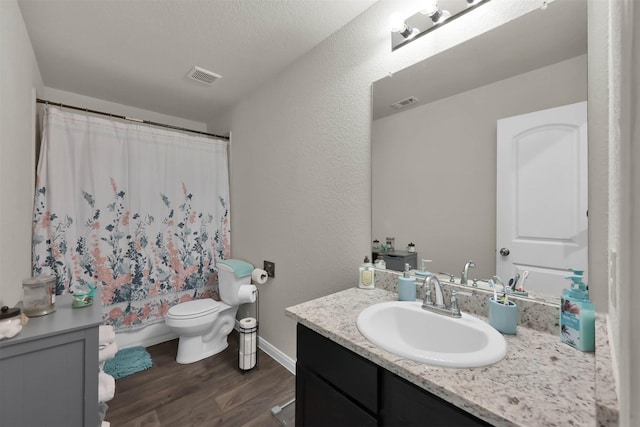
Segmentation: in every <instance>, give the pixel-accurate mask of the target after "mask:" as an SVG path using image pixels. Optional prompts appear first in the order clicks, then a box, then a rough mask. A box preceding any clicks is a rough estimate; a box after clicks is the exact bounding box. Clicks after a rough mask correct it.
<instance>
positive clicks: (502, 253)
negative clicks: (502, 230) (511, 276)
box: [500, 248, 511, 256]
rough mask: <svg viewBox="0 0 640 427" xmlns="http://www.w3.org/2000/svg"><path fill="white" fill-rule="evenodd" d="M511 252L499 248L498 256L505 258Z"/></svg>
mask: <svg viewBox="0 0 640 427" xmlns="http://www.w3.org/2000/svg"><path fill="white" fill-rule="evenodd" d="M510 253H511V252H510V251H509V249H508V248H500V255H502V256H507V255H509V254H510Z"/></svg>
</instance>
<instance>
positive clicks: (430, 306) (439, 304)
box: [422, 274, 462, 318]
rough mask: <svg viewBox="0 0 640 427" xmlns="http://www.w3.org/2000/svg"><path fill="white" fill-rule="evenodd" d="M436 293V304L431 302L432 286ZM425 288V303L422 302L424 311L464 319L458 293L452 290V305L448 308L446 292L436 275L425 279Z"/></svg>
mask: <svg viewBox="0 0 640 427" xmlns="http://www.w3.org/2000/svg"><path fill="white" fill-rule="evenodd" d="M432 283H433V287H434V289H435V293H436V301H435V303H434V302H433V301H432V300H431V284H432ZM423 286H424V287H425V294H424V301H422V309H423V310H427V311H431V312H434V313H438V314H443V315H445V316H450V317H456V318H459V317H462V314H461V313H460V308H458V298H457V297H456V291H455V290H453V289H452V290H451V305H450V306H449V307H447V306H446V305H445V303H444V292H443V289H442V284H441V283H440V280H438V278H437V277H436V276H435V275H433V274H432V275H431V276H428V277H426V278H425V279H424V283H423Z"/></svg>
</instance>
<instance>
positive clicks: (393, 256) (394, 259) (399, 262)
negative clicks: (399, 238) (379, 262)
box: [371, 251, 418, 271]
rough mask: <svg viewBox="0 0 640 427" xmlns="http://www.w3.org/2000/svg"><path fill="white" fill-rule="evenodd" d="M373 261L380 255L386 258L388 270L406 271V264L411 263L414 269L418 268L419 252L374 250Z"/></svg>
mask: <svg viewBox="0 0 640 427" xmlns="http://www.w3.org/2000/svg"><path fill="white" fill-rule="evenodd" d="M371 256H372V258H373V260H372V262H375V260H376V259H378V256H381V257H382V258H384V262H385V264H386V266H387V270H393V271H404V265H405V264H409V265H410V266H411V268H412V269H416V268H418V254H417V253H416V252H409V251H393V252H372V253H371Z"/></svg>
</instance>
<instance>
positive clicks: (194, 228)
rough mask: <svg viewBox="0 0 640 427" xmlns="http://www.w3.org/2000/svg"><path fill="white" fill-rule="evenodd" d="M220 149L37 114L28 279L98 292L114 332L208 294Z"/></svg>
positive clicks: (223, 179) (225, 233)
mask: <svg viewBox="0 0 640 427" xmlns="http://www.w3.org/2000/svg"><path fill="white" fill-rule="evenodd" d="M228 193H229V182H228V169H227V142H226V141H223V140H216V139H211V138H207V137H200V136H191V135H186V134H183V133H181V132H176V131H170V130H164V129H159V128H154V127H150V126H147V125H142V124H130V123H120V122H116V121H112V120H107V119H102V118H98V117H93V116H88V115H84V114H76V113H72V112H68V111H63V110H61V109H59V108H55V107H47V108H46V110H45V115H44V124H43V135H42V147H41V154H40V159H39V163H38V177H37V188H36V199H35V205H34V219H33V272H34V275H44V274H53V275H55V276H56V277H57V285H56V293H57V294H63V293H73V292H74V291H77V290H78V289H81V288H85V289H86V288H87V287H92V286H95V287H98V288H99V290H100V291H101V298H102V301H101V302H102V305H103V310H104V313H105V318H106V323H108V324H111V325H113V326H114V327H115V328H116V330H125V329H137V328H141V327H144V326H146V325H149V324H153V323H157V322H161V321H163V316H164V314H165V313H166V312H167V311H168V310H169V308H170V307H171V306H172V305H174V304H177V303H179V302H182V301H186V300H190V299H195V298H203V297H214V298H217V274H216V270H215V263H216V260H218V259H225V258H228V256H229V233H230V228H229V227H230V224H229V205H228V200H229V195H228Z"/></svg>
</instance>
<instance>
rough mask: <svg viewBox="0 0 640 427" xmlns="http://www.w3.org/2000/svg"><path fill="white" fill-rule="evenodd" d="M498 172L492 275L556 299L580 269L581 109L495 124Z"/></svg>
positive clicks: (583, 230) (583, 227) (583, 212)
mask: <svg viewBox="0 0 640 427" xmlns="http://www.w3.org/2000/svg"><path fill="white" fill-rule="evenodd" d="M497 166H498V167H497V177H496V178H497V200H496V202H497V205H496V244H497V250H496V272H497V274H498V276H500V277H501V278H502V280H503V281H504V282H505V283H507V282H508V280H509V279H510V278H512V277H514V276H515V275H516V274H517V273H520V275H522V272H523V271H529V277H528V279H527V281H526V283H525V288H526V289H525V290H529V291H532V292H534V293H536V294H544V295H554V296H560V295H561V293H562V289H564V288H567V287H569V285H570V282H569V281H568V280H566V279H565V278H564V277H565V276H566V275H567V274H568V273H569V272H568V269H570V268H576V269H581V270H586V268H587V103H586V102H580V103H577V104H571V105H566V106H562V107H557V108H551V109H548V110H543V111H537V112H534V113H529V114H523V115H520V116H514V117H509V118H506V119H501V120H498V146H497ZM585 274H586V273H585ZM587 283H588V282H587Z"/></svg>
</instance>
